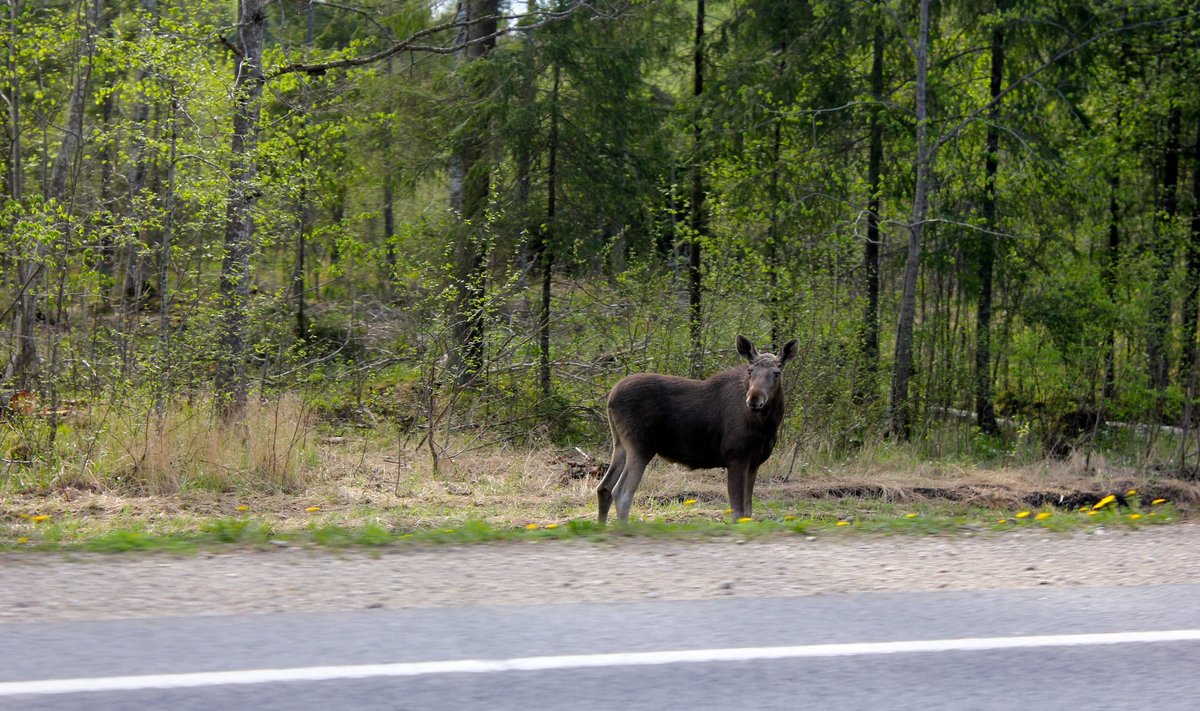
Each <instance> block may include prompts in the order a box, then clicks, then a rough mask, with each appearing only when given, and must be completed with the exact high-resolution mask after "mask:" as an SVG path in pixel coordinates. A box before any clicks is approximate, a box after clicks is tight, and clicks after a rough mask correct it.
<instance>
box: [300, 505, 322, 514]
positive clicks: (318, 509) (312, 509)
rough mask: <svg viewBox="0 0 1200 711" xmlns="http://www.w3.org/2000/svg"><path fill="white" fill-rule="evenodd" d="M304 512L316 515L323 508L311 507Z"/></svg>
mask: <svg viewBox="0 0 1200 711" xmlns="http://www.w3.org/2000/svg"><path fill="white" fill-rule="evenodd" d="M304 510H305V511H307V512H309V513H314V512H317V511H320V510H321V507H320V506H309V507H308V508H306V509H304Z"/></svg>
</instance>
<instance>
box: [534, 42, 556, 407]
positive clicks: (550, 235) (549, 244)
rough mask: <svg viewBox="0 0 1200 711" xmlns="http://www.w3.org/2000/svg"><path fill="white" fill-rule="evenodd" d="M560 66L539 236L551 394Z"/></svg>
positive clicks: (542, 348)
mask: <svg viewBox="0 0 1200 711" xmlns="http://www.w3.org/2000/svg"><path fill="white" fill-rule="evenodd" d="M559 73H560V70H559V66H558V64H555V65H554V80H553V85H552V87H551V89H550V135H549V140H548V144H549V145H548V146H547V149H548V156H547V159H546V161H547V172H546V226H545V227H544V228H543V229H542V230H541V237H540V238H539V239H538V253H537V258H538V262H539V264H540V266H541V268H542V310H541V312H540V313H539V314H538V386H539V387H540V388H541V390H542V395H545V396H547V397H549V395H550V286H551V275H552V270H553V267H554V248H553V243H554V233H555V224H554V221H555V218H556V216H557V208H558V86H559Z"/></svg>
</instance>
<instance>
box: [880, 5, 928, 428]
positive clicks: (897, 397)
mask: <svg viewBox="0 0 1200 711" xmlns="http://www.w3.org/2000/svg"><path fill="white" fill-rule="evenodd" d="M920 12H921V29H920V33H919V34H918V36H917V46H916V48H915V49H916V63H917V77H916V79H917V81H916V97H915V103H916V118H917V135H916V139H917V156H916V160H917V165H916V169H917V176H916V184H915V186H914V188H913V208H912V224H910V225H909V237H908V255H907V257H906V258H905V262H904V292H903V295H902V297H901V299H900V316H899V318H898V319H897V323H896V357H895V365H894V368H893V370H892V393H891V403H890V407H889V410H890V413H889V414H890V420H891V423H890V430H891V433H892V434H893V435H894V436H896V437H899V438H901V439H908V438H909V436H910V435H911V434H912V413H911V403H909V399H908V381H909V378H910V377H911V375H912V367H913V358H912V345H913V323H914V321H915V320H916V311H917V273H918V269H919V267H920V264H921V234H922V232H923V231H924V228H925V214H926V212H927V210H928V207H929V205H928V200H929V196H928V191H929V174H930V169H931V163H932V159H933V156H932V155H931V153H932V152H931V151H930V146H929V137H928V130H929V127H928V123H927V121H928V113H927V109H926V99H927V91H928V87H927V80H928V66H929V0H920Z"/></svg>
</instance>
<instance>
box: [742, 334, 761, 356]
mask: <svg viewBox="0 0 1200 711" xmlns="http://www.w3.org/2000/svg"><path fill="white" fill-rule="evenodd" d="M737 351H738V354H740V355H741V356H742V357H743V358H745V359H746V360H748V361H750V362H751V363H753V362H754V361H755V360H756V359H757V358H758V351H757V350H756V349H755V348H754V344H753V343H751V342H750V339H749V338H746V337H745V336H743V335H742V334H740V333H739V334H738V337H737Z"/></svg>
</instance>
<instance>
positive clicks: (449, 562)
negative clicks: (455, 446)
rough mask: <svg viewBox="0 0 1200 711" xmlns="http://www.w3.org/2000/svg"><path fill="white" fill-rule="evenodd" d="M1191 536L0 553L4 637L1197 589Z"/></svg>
mask: <svg viewBox="0 0 1200 711" xmlns="http://www.w3.org/2000/svg"><path fill="white" fill-rule="evenodd" d="M1197 551H1200V524H1191V523H1185V524H1177V525H1170V526H1153V527H1144V528H1141V529H1137V530H1124V529H1122V530H1113V529H1096V530H1094V531H1090V532H1076V533H1069V534H1059V533H1051V532H1047V531H1036V532H1034V531H1019V532H1009V533H986V534H983V533H960V534H956V535H953V536H928V537H919V536H913V535H890V536H867V535H861V534H854V533H847V534H842V533H840V532H839V533H836V534H827V535H823V536H820V537H803V536H796V537H787V538H775V539H771V540H765V541H764V540H755V541H739V540H736V539H718V540H712V541H674V540H647V539H616V540H612V541H608V542H603V543H596V542H588V541H570V542H561V541H558V542H556V541H539V542H526V543H503V544H488V545H469V546H411V547H395V548H389V549H385V550H383V551H358V550H355V551H349V552H346V551H341V552H339V551H332V552H331V551H330V550H328V549H316V548H304V547H283V548H275V547H272V548H268V549H261V550H260V549H253V550H244V549H231V550H229V551H222V552H218V553H201V554H197V555H191V556H175V555H170V554H123V555H99V554H63V553H50V554H31V553H20V554H5V555H0V623H17V622H35V621H44V620H61V619H105V618H131V617H158V616H175V615H224V614H259V613H273V612H299V611H336V610H355V609H363V608H378V607H384V608H420V607H438V606H450V605H479V604H484V605H544V604H557V603H573V602H607V601H617V600H633V599H650V598H660V599H698V598H714V597H722V596H730V595H736V596H794V595H826V594H839V593H860V592H899V591H933V590H968V589H996V588H1036V587H1039V586H1050V587H1062V586H1110V585H1155V584H1170V583H1200V554H1197Z"/></svg>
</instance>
